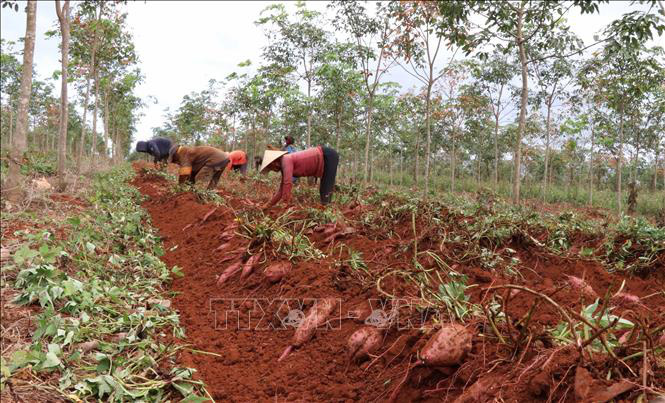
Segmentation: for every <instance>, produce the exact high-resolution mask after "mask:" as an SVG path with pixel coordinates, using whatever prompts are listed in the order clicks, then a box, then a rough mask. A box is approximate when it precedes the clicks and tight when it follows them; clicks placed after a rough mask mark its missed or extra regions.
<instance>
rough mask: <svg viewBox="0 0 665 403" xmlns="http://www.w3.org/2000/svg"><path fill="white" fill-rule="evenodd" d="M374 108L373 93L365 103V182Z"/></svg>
mask: <svg viewBox="0 0 665 403" xmlns="http://www.w3.org/2000/svg"><path fill="white" fill-rule="evenodd" d="M373 108H374V94H370V96H369V102H368V104H367V128H366V133H365V135H366V139H365V140H366V141H365V172H364V176H363V181H364V182H365V184H367V180H368V179H369V150H370V144H371V131H372V109H373Z"/></svg>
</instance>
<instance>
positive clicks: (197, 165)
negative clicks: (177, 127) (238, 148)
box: [169, 145, 230, 189]
mask: <svg viewBox="0 0 665 403" xmlns="http://www.w3.org/2000/svg"><path fill="white" fill-rule="evenodd" d="M169 155H170V156H171V157H170V160H171V162H173V163H174V164H178V165H180V170H178V183H183V182H185V181H186V180H187V179H188V177H189V181H190V182H191V184H192V185H193V184H194V183H195V182H196V175H198V173H199V171H201V169H203V168H210V169H211V170H212V171H213V175H212V178H210V183H208V189H215V188H216V187H217V183H219V178H220V176H222V172H224V169H225V168H226V166H227V165H228V164H229V162H230V160H229V154H228V153H225V152H224V151H222V150H218V149H217V148H215V147H209V146H198V147H187V146H178V145H175V146H173V147H171V151H170V152H169Z"/></svg>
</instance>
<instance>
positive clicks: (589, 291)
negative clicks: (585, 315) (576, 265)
mask: <svg viewBox="0 0 665 403" xmlns="http://www.w3.org/2000/svg"><path fill="white" fill-rule="evenodd" d="M568 284H570V286H571V287H572V288H573V289H575V290H577V291H579V293H580V294H581V295H582V296H584V297H587V298H590V299H595V298H598V295H597V294H596V292H595V291H594V290H593V288H592V287H591V286H590V285H589V284H588V283H587V282H586V281H584V280H583V279H581V278H579V277H575V276H568Z"/></svg>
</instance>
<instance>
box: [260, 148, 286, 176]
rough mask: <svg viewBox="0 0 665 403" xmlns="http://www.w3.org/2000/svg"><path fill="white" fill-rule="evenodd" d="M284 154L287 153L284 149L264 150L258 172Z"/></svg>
mask: <svg viewBox="0 0 665 403" xmlns="http://www.w3.org/2000/svg"><path fill="white" fill-rule="evenodd" d="M284 154H287V152H286V151H274V150H266V151H265V152H264V153H263V163H262V164H261V169H259V172H263V170H264V169H266V167H267V166H268V165H270V164H271V163H272V162H273V161H275V160H276V159H278V158H280V157H281V156H282V155H284Z"/></svg>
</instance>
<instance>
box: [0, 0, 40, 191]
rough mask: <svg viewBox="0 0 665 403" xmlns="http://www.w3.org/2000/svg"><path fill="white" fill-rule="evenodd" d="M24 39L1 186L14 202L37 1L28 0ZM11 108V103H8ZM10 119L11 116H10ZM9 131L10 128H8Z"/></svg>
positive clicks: (23, 146) (25, 122) (23, 145)
mask: <svg viewBox="0 0 665 403" xmlns="http://www.w3.org/2000/svg"><path fill="white" fill-rule="evenodd" d="M27 9H28V10H27V11H28V12H27V20H26V27H25V41H24V44H23V68H22V69H21V85H20V87H19V98H18V113H17V116H16V133H15V134H14V136H13V137H12V139H11V140H12V147H11V150H10V154H9V170H8V172H7V181H6V182H5V186H3V191H4V193H5V194H6V197H7V200H9V201H12V202H14V203H16V202H18V201H20V200H21V198H22V197H23V192H22V189H21V164H22V163H23V154H24V153H25V151H26V149H27V131H28V107H29V105H30V93H31V89H32V60H33V57H34V53H35V26H36V20H37V2H36V1H35V0H28V7H27ZM10 110H11V105H10ZM10 119H11V118H10ZM10 133H11V130H10Z"/></svg>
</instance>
